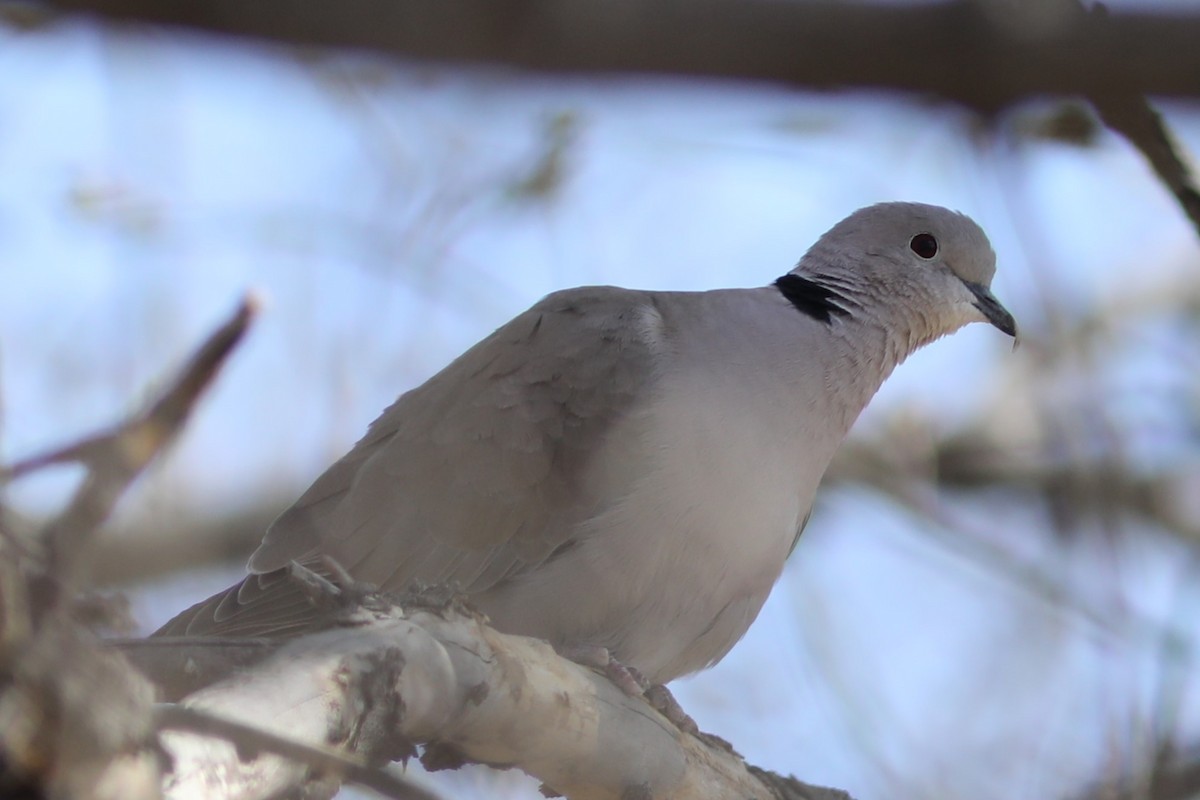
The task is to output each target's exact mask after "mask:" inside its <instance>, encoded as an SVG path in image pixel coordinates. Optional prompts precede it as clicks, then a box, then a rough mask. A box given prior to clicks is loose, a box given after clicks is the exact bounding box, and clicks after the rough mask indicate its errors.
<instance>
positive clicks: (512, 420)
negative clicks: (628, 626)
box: [160, 287, 667, 635]
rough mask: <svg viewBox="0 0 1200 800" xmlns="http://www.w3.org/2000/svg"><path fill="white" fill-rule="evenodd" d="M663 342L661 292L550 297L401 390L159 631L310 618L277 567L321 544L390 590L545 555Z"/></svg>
mask: <svg viewBox="0 0 1200 800" xmlns="http://www.w3.org/2000/svg"><path fill="white" fill-rule="evenodd" d="M666 341H667V340H666V335H665V332H664V323H663V320H662V317H661V316H660V315H659V313H658V311H657V309H656V306H655V299H654V296H653V295H652V294H649V293H645V292H635V291H630V290H625V289H616V288H613V287H587V288H582V289H571V290H567V291H564V292H558V293H555V294H552V295H550V296H548V297H547V298H545V299H544V300H542V301H541V302H539V303H538V304H537V305H535V306H533V308H531V309H529V310H528V311H526V312H525V313H523V314H521V315H520V316H518V317H516V318H515V319H513V320H512V321H511V322H509V323H508V324H506V325H504V326H503V327H501V328H500V329H498V330H497V331H496V332H495V333H493V334H492V335H491V336H489V337H487V338H486V339H484V340H483V341H481V342H480V343H479V344H477V345H475V346H474V347H472V348H471V349H470V350H468V351H467V352H466V353H464V354H463V355H462V356H460V357H459V358H458V359H456V360H455V361H454V362H453V363H451V364H450V365H449V366H447V367H446V368H445V369H444V370H442V371H441V372H440V373H438V374H437V375H435V376H434V377H433V378H431V379H430V380H429V381H428V382H426V383H425V384H423V385H422V386H420V387H418V388H416V389H413V390H412V391H410V392H408V393H406V394H404V395H402V396H401V397H400V398H399V399H398V400H397V401H396V402H395V403H394V404H393V405H392V406H391V407H389V408H388V409H387V410H386V411H384V413H383V414H382V415H381V416H380V417H379V418H378V419H377V420H376V421H375V422H374V423H372V425H371V427H370V428H369V430H368V431H367V434H366V436H364V437H363V438H362V440H361V441H359V442H358V444H356V445H355V447H354V448H353V449H352V450H351V451H350V452H349V453H347V454H346V456H344V457H343V458H342V459H341V460H340V461H338V462H337V463H336V464H334V465H333V466H331V467H330V468H329V469H328V470H327V471H326V472H325V473H324V474H323V475H321V476H320V477H319V478H318V479H317V480H316V482H315V483H314V484H313V485H312V486H311V487H310V488H309V489H308V491H307V492H305V493H304V495H303V496H301V497H300V499H299V500H298V501H296V503H295V504H294V505H293V506H292V507H291V508H289V509H288V510H287V511H285V512H284V513H283V514H282V515H281V516H280V517H279V518H278V519H277V520H276V521H275V522H274V524H273V525H272V526H271V527H270V529H269V530H268V531H267V534H266V537H265V538H264V540H263V543H262V545H261V546H260V547H259V549H258V550H257V551H256V552H255V553H254V555H253V556H252V557H251V560H250V571H251V573H252V574H251V575H250V576H248V577H247V579H246V580H244V581H243V582H242V583H241V584H239V585H237V586H235V587H233V588H232V589H230V590H228V591H226V592H224V593H222V594H220V595H217V596H214V597H213V598H210V599H209V600H208V601H205V602H203V603H201V604H199V605H198V606H195V607H193V608H192V609H189V610H188V611H186V612H184V613H183V614H181V615H180V617H178V618H176V620H173V621H172V622H171V623H168V625H167V627H166V628H164V629H163V630H161V631H160V633H161V634H182V633H188V634H196V633H206V634H223V635H235V634H236V635H261V634H266V633H276V632H284V631H286V630H288V629H296V628H297V626H299V627H303V626H304V625H305V624H306V622H305V620H306V619H307V618H308V617H309V616H310V615H309V614H308V613H307V603H306V601H305V600H304V598H303V596H302V595H301V593H300V592H299V591H298V590H297V587H295V586H294V585H292V583H291V582H290V581H287V580H283V579H282V576H281V575H280V574H279V573H277V572H276V571H277V570H279V569H280V568H281V567H284V566H286V565H287V564H288V563H289V562H290V561H293V560H296V561H299V562H301V563H308V564H313V563H315V559H316V558H317V557H319V556H320V555H322V554H324V555H329V556H332V557H333V558H334V559H336V560H337V561H338V562H339V563H340V564H341V565H342V566H343V567H344V568H345V569H347V570H348V571H349V572H350V573H351V574H352V575H353V576H354V577H355V578H357V579H359V580H363V581H368V582H370V583H374V584H376V585H378V586H381V587H384V588H389V589H402V588H404V587H406V586H409V585H410V584H412V583H413V582H414V581H418V582H421V583H426V584H433V583H441V582H445V581H454V582H456V583H457V584H458V585H459V586H460V587H461V588H462V589H463V590H464V591H467V592H469V593H470V592H479V591H484V590H486V589H488V588H490V587H492V586H494V585H495V584H497V583H498V582H501V581H504V580H505V579H507V578H510V577H512V576H513V575H516V574H519V573H520V572H522V571H523V570H527V569H529V568H531V567H534V566H536V565H538V564H540V563H542V562H544V561H545V560H546V559H547V558H549V557H551V556H552V554H554V552H555V550H556V549H557V548H560V547H565V546H569V544H570V539H569V537H570V535H571V533H572V529H573V526H574V524H575V523H577V522H579V521H580V520H581V519H584V518H587V517H589V516H591V515H593V514H595V513H596V512H597V511H598V510H599V504H600V503H602V502H603V500H604V497H602V496H601V495H603V494H604V490H601V489H600V488H599V487H598V486H597V485H596V484H597V481H595V480H591V479H589V478H588V476H587V467H588V463H589V459H590V458H591V457H592V456H593V455H594V454H595V453H596V452H597V451H598V449H599V448H600V447H601V446H602V444H604V437H605V433H606V431H608V430H609V429H610V427H611V426H612V425H613V424H614V423H615V422H617V421H618V420H620V419H622V418H623V417H625V416H627V415H629V414H631V413H634V412H635V411H636V410H637V409H638V408H639V407H641V406H642V405H644V404H643V403H642V402H640V401H643V400H644V399H645V398H646V397H647V395H648V394H649V392H650V387H651V386H652V384H653V383H654V381H655V379H656V373H657V372H658V369H657V367H658V366H660V365H661V363H662V361H663V358H662V356H663V355H664V352H663V350H664V348H665V347H666V346H667V345H666ZM631 469H632V467H631Z"/></svg>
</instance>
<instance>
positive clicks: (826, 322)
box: [775, 271, 944, 427]
mask: <svg viewBox="0 0 1200 800" xmlns="http://www.w3.org/2000/svg"><path fill="white" fill-rule="evenodd" d="M775 288H776V290H778V291H779V293H780V294H781V295H782V296H783V298H784V299H785V300H786V301H787V302H788V303H790V304H791V306H792V307H793V309H794V310H795V311H796V312H798V313H799V314H801V315H802V316H806V317H809V318H810V320H811V321H813V322H816V323H817V324H820V325H823V326H825V327H826V328H827V330H828V337H826V338H825V342H826V343H827V346H826V347H825V348H823V349H824V352H823V353H822V354H821V361H822V362H823V366H824V369H825V372H826V379H827V380H829V381H830V382H831V383H832V385H837V386H842V387H843V388H844V390H845V391H844V392H843V393H842V396H841V397H840V401H841V402H840V405H841V406H842V408H841V409H840V411H841V413H842V415H845V416H847V417H848V419H847V420H846V422H847V427H848V425H849V423H852V422H853V420H854V418H855V417H857V416H858V414H859V413H860V412H861V411H862V409H863V408H864V407H865V406H866V404H867V403H868V402H869V401H870V399H871V398H872V397H873V396H874V395H875V393H876V392H877V391H878V390H879V387H880V386H882V385H883V382H884V381H885V380H887V378H888V376H889V375H891V374H892V371H893V370H894V369H895V368H896V367H897V366H898V365H899V364H900V363H901V362H903V361H904V359H906V358H908V356H910V355H912V353H913V352H915V351H916V350H918V349H919V348H920V347H922V346H923V345H925V344H927V343H929V342H931V341H933V340H934V339H936V338H938V337H939V336H941V335H942V333H944V331H938V330H937V321H936V320H934V319H932V318H931V316H930V315H928V314H923V313H921V311H920V310H919V309H921V308H932V307H933V304H932V299H926V298H921V297H918V296H917V295H918V294H919V293H920V292H921V288H920V287H919V286H909V285H902V286H896V287H892V289H893V295H894V296H892V297H886V296H881V293H880V288H879V286H878V285H873V284H870V283H868V282H867V281H865V280H863V279H862V278H861V277H860V276H858V275H855V274H852V273H844V274H838V273H816V272H812V271H806V272H799V273H789V274H787V275H785V276H783V277H782V278H780V279H779V280H778V281H776V283H775ZM926 300H928V302H926ZM897 301H898V302H897ZM808 324H812V323H811V322H809V323H808Z"/></svg>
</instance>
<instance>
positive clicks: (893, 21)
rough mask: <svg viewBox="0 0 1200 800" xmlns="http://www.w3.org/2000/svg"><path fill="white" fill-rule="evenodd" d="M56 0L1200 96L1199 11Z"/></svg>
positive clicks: (742, 63) (560, 59)
mask: <svg viewBox="0 0 1200 800" xmlns="http://www.w3.org/2000/svg"><path fill="white" fill-rule="evenodd" d="M50 5H51V6H53V7H56V8H59V9H63V10H70V11H84V12H89V13H94V14H99V15H102V16H104V17H108V18H111V19H115V20H123V21H136V22H152V23H161V24H169V25H176V26H181V27H187V28H195V29H200V30H205V31H211V32H218V33H224V34H234V35H239V36H248V37H254V38H261V39H267V40H270V41H275V42H282V43H287V44H293V45H304V46H312V45H316V46H328V47H349V48H365V49H372V50H378V51H381V52H385V53H389V54H392V55H398V56H403V57H406V58H416V59H432V60H439V61H458V62H468V63H486V64H503V65H509V66H516V67H522V68H528V69H533V70H540V71H546V72H559V73H641V74H666V75H685V76H705V77H714V78H741V79H752V80H765V81H776V82H781V83H786V84H790V85H793V86H803V87H807V88H817V89H828V88H845V87H869V88H879V89H899V90H903V91H912V92H921V93H933V94H936V95H940V96H942V97H944V98H948V99H951V100H954V101H957V102H960V103H963V104H965V105H967V106H970V107H973V108H976V109H979V110H983V111H993V110H996V109H998V108H1002V107H1004V106H1006V105H1008V104H1010V103H1012V102H1013V101H1015V100H1018V99H1021V98H1024V97H1029V96H1033V95H1041V94H1085V95H1087V96H1089V97H1092V98H1101V99H1102V98H1105V97H1109V96H1117V97H1120V96H1128V95H1130V94H1134V95H1136V94H1142V93H1145V94H1151V95H1170V96H1177V97H1198V96H1200V80H1198V79H1197V77H1196V76H1197V75H1200V48H1197V47H1196V46H1195V43H1196V42H1197V41H1200V16H1197V15H1195V14H1186V15H1185V14H1177V15H1170V14H1166V13H1134V12H1122V13H1119V14H1112V15H1108V16H1106V17H1102V18H1087V17H1084V18H1082V19H1072V17H1071V15H1039V16H1038V18H1037V19H1031V20H1019V21H1017V24H1009V25H1005V24H997V22H1003V20H998V19H997V15H996V14H995V13H994V12H993V11H991V10H989V9H988V8H983V7H980V4H978V3H975V2H971V1H970V0H957V1H956V2H946V3H935V4H931V3H920V4H915V5H913V6H898V5H890V4H889V5H883V4H864V5H858V4H838V3H832V2H827V1H826V2H777V1H776V0H739V1H738V2H731V0H689V1H688V2H680V1H679V0H609V1H608V2H603V3H596V2H589V1H588V0H439V2H415V1H414V0H345V2H341V3H295V2H291V1H290V0H260V1H259V2H254V3H244V2H238V0H206V2H191V3H161V2H155V0H52V2H51V3H50Z"/></svg>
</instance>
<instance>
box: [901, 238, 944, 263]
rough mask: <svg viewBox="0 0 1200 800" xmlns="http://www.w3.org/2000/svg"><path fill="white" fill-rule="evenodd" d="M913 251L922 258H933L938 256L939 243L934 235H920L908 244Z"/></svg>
mask: <svg viewBox="0 0 1200 800" xmlns="http://www.w3.org/2000/svg"><path fill="white" fill-rule="evenodd" d="M908 246H909V247H911V248H912V251H913V252H914V253H916V254H917V255H919V256H920V257H921V258H926V259H928V258H933V257H934V256H936V255H937V251H938V243H937V239H935V238H933V234H932V233H918V234H917V235H916V236H914V237H913V238H912V241H910V242H909V243H908Z"/></svg>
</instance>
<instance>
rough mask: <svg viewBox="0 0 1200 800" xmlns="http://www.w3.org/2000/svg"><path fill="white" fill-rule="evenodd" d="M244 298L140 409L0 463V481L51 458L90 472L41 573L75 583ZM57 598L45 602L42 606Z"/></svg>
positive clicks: (231, 343)
mask: <svg viewBox="0 0 1200 800" xmlns="http://www.w3.org/2000/svg"><path fill="white" fill-rule="evenodd" d="M257 308H258V306H257V303H256V301H255V300H254V299H253V298H246V299H245V300H243V301H242V303H241V304H240V305H239V306H238V308H237V310H236V311H235V312H234V314H233V316H232V317H231V318H230V319H229V321H228V322H226V323H225V324H224V325H222V326H221V327H220V328H219V329H218V330H217V331H215V332H214V333H213V334H212V335H211V336H210V337H209V338H208V340H207V341H206V342H205V343H204V344H203V345H202V346H201V347H200V348H199V349H198V350H197V351H196V353H195V355H193V356H192V358H191V359H190V360H189V362H188V364H187V365H186V366H185V367H184V369H183V370H182V372H181V373H180V375H179V377H178V378H177V379H176V380H175V381H173V382H172V383H171V385H170V386H169V387H168V389H167V391H166V392H164V393H163V394H162V396H161V397H159V399H158V400H156V401H155V402H154V403H152V404H151V405H150V407H149V408H148V409H146V410H145V411H144V412H142V413H141V414H138V415H135V416H133V417H132V418H130V419H128V420H126V421H125V422H123V423H121V424H120V425H118V426H117V427H116V428H115V429H113V430H112V431H108V432H106V433H102V434H99V435H96V436H93V437H90V438H88V439H85V440H83V441H81V442H77V443H75V444H71V445H68V446H66V447H63V448H59V449H57V450H53V451H51V452H49V453H45V454H43V455H39V456H35V457H33V458H30V459H27V460H25V461H22V462H19V463H17V464H15V465H13V466H12V467H9V468H5V469H2V470H0V485H2V484H3V483H7V482H10V481H12V480H14V479H17V478H20V477H21V476H23V475H27V474H29V473H30V472H33V471H35V470H38V469H42V468H44V467H46V466H49V465H52V464H61V463H66V462H79V463H82V464H83V465H84V466H86V467H87V477H86V478H85V479H84V482H83V485H82V486H81V487H80V488H79V490H78V491H77V492H76V493H75V496H74V497H73V498H72V499H71V502H70V503H69V504H68V505H67V508H66V509H65V510H64V511H63V512H62V513H61V514H60V515H59V516H58V517H57V518H56V519H55V520H53V521H52V522H51V523H50V524H49V525H47V526H46V530H45V531H44V532H43V534H42V536H43V539H44V541H43V546H44V547H45V557H46V559H47V565H48V566H47V569H46V574H47V575H49V576H53V578H54V579H55V580H56V581H57V582H59V583H61V584H63V585H66V586H71V585H74V583H75V582H76V579H75V575H74V572H75V569H74V565H75V564H77V563H78V562H79V558H78V556H79V554H80V551H81V549H82V547H83V545H84V543H85V541H86V540H87V539H89V538H90V537H91V536H92V535H93V533H94V532H95V530H96V529H97V528H98V527H99V526H100V525H101V523H103V522H104V520H105V519H107V518H108V515H109V512H110V511H111V510H112V507H113V506H114V505H115V504H116V502H117V500H118V499H119V498H120V496H121V495H122V494H123V493H124V492H125V489H126V488H128V486H129V485H130V484H131V483H132V482H133V481H134V480H135V479H136V478H137V476H138V475H140V474H141V472H142V470H143V469H145V467H146V466H147V465H148V464H149V463H150V461H151V460H153V458H154V457H155V456H156V455H158V454H159V453H160V452H162V450H163V449H164V448H165V447H166V446H167V445H168V444H169V443H170V442H171V441H173V440H174V438H175V436H176V434H178V432H179V431H180V430H181V429H182V427H183V425H184V423H185V422H186V421H187V418H188V415H189V414H190V413H191V411H192V409H193V408H194V407H195V404H196V401H197V400H198V399H199V397H200V395H201V394H202V393H203V391H204V389H205V388H206V387H207V386H208V385H209V383H210V382H211V381H212V379H213V377H214V376H215V375H216V373H217V370H218V368H219V367H220V366H221V364H222V363H224V361H225V358H226V356H228V355H229V353H230V352H231V351H232V350H233V348H234V347H235V346H236V345H237V343H238V342H239V341H240V340H241V338H242V335H243V334H244V333H245V332H246V329H247V328H248V327H249V325H250V322H251V320H253V318H254V315H255V313H256V312H257ZM52 605H54V604H53V603H51V604H47V609H48V608H49V607H50V606H52Z"/></svg>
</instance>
